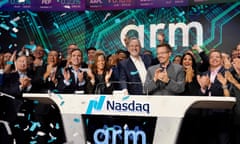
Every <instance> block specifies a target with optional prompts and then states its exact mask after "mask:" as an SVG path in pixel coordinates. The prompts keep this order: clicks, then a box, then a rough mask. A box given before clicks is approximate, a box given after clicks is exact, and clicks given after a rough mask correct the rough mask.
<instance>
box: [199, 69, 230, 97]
mask: <svg viewBox="0 0 240 144" xmlns="http://www.w3.org/2000/svg"><path fill="white" fill-rule="evenodd" d="M218 73H221V74H222V75H223V76H224V74H225V69H224V67H221V68H220V69H219V71H218ZM203 75H208V76H209V77H210V75H211V72H210V71H206V72H204V73H203ZM228 85H229V84H228ZM199 91H200V93H199V94H200V95H206V96H208V95H209V93H210V92H211V96H224V93H223V88H222V84H221V83H220V82H219V81H218V80H217V76H216V78H215V80H214V82H213V83H212V84H211V87H210V88H208V89H207V90H206V92H205V93H202V92H201V90H199Z"/></svg>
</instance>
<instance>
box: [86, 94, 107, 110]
mask: <svg viewBox="0 0 240 144" xmlns="http://www.w3.org/2000/svg"><path fill="white" fill-rule="evenodd" d="M105 98H106V96H100V98H99V101H97V100H90V102H89V104H88V108H87V111H86V114H91V113H92V110H93V109H95V110H101V109H102V107H103V103H104V101H105Z"/></svg>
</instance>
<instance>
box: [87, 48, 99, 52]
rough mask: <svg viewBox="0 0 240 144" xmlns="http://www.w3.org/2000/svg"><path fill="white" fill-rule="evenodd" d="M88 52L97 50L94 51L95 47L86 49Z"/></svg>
mask: <svg viewBox="0 0 240 144" xmlns="http://www.w3.org/2000/svg"><path fill="white" fill-rule="evenodd" d="M90 50H94V51H96V50H97V49H96V48H95V47H89V48H87V52H88V51H90Z"/></svg>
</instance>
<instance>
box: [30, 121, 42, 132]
mask: <svg viewBox="0 0 240 144" xmlns="http://www.w3.org/2000/svg"><path fill="white" fill-rule="evenodd" d="M37 127H41V124H40V123H39V122H32V126H31V128H30V129H29V130H30V131H34V130H35V129H36V128H37Z"/></svg>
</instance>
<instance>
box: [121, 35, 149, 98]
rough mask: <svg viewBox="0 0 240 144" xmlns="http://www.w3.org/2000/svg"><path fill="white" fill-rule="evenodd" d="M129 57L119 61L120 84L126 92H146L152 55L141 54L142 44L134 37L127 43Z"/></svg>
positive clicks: (133, 93)
mask: <svg viewBox="0 0 240 144" xmlns="http://www.w3.org/2000/svg"><path fill="white" fill-rule="evenodd" d="M127 48H128V52H129V53H130V56H129V58H127V59H125V60H123V61H121V62H120V63H119V70H120V72H119V73H120V78H119V79H120V85H121V89H122V90H123V91H124V93H125V94H132V95H141V94H145V92H144V90H143V84H144V81H145V79H146V74H147V68H148V67H149V66H150V65H151V57H149V56H148V55H140V52H141V44H140V41H139V39H137V38H135V37H133V38H130V39H129V42H128V44H127Z"/></svg>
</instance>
